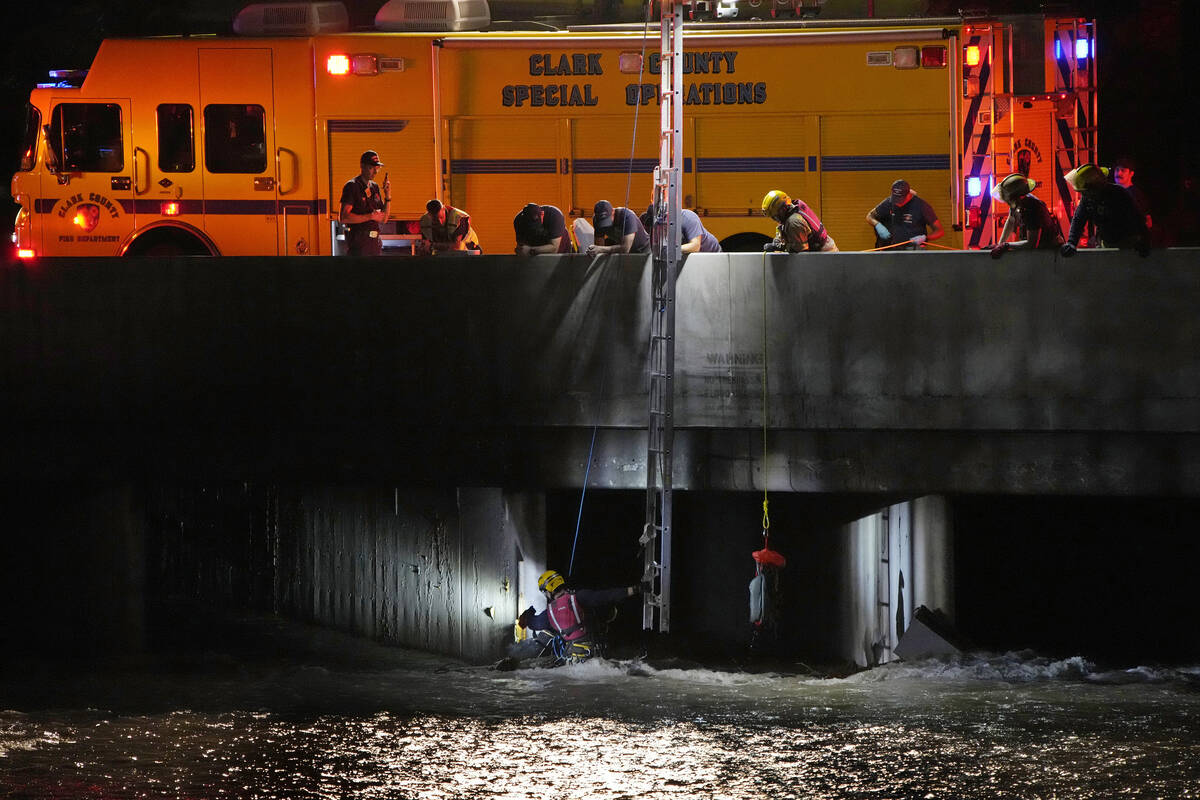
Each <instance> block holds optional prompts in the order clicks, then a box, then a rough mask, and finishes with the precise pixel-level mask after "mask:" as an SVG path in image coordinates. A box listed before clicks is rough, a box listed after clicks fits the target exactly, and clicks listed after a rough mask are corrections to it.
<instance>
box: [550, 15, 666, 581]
mask: <svg viewBox="0 0 1200 800" xmlns="http://www.w3.org/2000/svg"><path fill="white" fill-rule="evenodd" d="M650 8H651V7H650V4H649V3H647V4H646V24H645V27H644V28H643V29H642V59H641V65H640V66H639V68H638V86H639V87H640V86H641V84H642V75H643V74H644V72H645V69H646V41H647V39H648V38H649V36H650V33H649V32H650V13H651V12H650ZM641 108H642V103H641V98H640V96H639V98H638V104H637V105H636V106H634V108H633V138H632V141H631V142H630V145H629V169H628V171H627V172H626V175H625V208H629V192H630V190H631V187H632V184H633V158H634V155H635V154H636V148H637V129H638V113H639V112H640V111H641ZM621 234H622V235H624V234H625V228H624V227H622V228H621ZM604 377H605V382H604V383H601V385H600V395H601V396H603V395H604V385H605V383H606V382H607V379H608V376H607V374H606V375H605V376H604ZM597 416H598V415H597ZM599 429H600V425H599V423H597V424H595V425H593V426H592V443H591V445H590V446H589V447H588V458H587V467H586V468H585V469H584V471H583V488H582V489H581V490H580V491H579V512H578V513H577V514H576V515H575V539H574V541H572V542H571V561H570V563H568V564H567V577H568V578H569V577H571V573H572V572H574V570H575V548H576V547H577V546H578V545H579V529H580V527H581V526H582V522H583V500H584V498H585V497H587V487H588V476H590V475H591V474H592V456H593V454H594V453H595V452H596V432H597V431H598V430H599Z"/></svg>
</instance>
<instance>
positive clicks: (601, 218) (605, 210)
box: [592, 200, 614, 229]
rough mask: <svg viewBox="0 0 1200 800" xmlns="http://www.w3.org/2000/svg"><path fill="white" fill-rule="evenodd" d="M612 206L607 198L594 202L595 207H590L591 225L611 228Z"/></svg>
mask: <svg viewBox="0 0 1200 800" xmlns="http://www.w3.org/2000/svg"><path fill="white" fill-rule="evenodd" d="M613 216H614V213H613V206H612V203H610V202H608V201H607V200H601V201H600V202H599V203H596V207H595V208H594V209H592V225H593V226H595V227H596V228H597V229H600V228H611V227H612V226H613Z"/></svg>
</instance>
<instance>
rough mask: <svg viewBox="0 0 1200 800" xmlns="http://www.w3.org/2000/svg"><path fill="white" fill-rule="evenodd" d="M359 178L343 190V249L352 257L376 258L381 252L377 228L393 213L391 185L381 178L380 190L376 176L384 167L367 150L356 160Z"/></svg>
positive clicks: (347, 184) (347, 183)
mask: <svg viewBox="0 0 1200 800" xmlns="http://www.w3.org/2000/svg"><path fill="white" fill-rule="evenodd" d="M358 164H359V169H360V172H359V174H358V175H357V176H356V177H354V178H351V179H350V180H348V181H346V185H345V186H343V187H342V213H341V217H340V218H341V221H342V222H343V223H344V224H345V225H346V226H347V228H346V247H347V249H348V251H349V253H350V255H352V256H377V255H379V254H380V253H382V252H383V242H382V241H380V239H379V226H380V224H381V223H383V222H387V218H388V215H389V214H391V212H392V182H391V181H390V180H388V177H387V173H384V176H383V189H382V190H381V189H380V188H379V184H378V183H376V182H375V176H376V175H377V174H378V173H379V168H380V167H382V166H384V163H383V162H382V161H380V160H379V154H378V153H376V152H375V151H374V150H368V151H366V152H365V153H363V154H362V157H361V158H359V160H358Z"/></svg>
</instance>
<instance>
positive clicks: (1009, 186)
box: [992, 172, 1037, 204]
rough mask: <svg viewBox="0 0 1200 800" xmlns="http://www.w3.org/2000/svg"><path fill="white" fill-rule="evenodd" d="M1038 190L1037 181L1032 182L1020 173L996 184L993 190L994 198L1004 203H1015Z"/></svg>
mask: <svg viewBox="0 0 1200 800" xmlns="http://www.w3.org/2000/svg"><path fill="white" fill-rule="evenodd" d="M1035 188H1037V181H1031V180H1030V179H1029V178H1027V177H1025V176H1024V175H1022V174H1021V173H1019V172H1014V173H1013V174H1011V175H1009V176H1008V177H1007V178H1005V179H1004V180H1002V181H1000V182H999V183H998V184H996V188H994V189H992V197H993V198H995V199H996V200H1000V201H1001V202H1004V203H1010V204H1011V203H1015V202H1016V201H1017V199H1018V198H1020V197H1024V196H1025V195H1027V194H1029V193H1030V192H1032V191H1033V190H1034V189H1035Z"/></svg>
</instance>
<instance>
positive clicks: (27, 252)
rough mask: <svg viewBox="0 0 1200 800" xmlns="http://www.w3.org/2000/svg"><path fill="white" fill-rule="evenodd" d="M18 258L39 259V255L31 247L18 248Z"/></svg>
mask: <svg viewBox="0 0 1200 800" xmlns="http://www.w3.org/2000/svg"><path fill="white" fill-rule="evenodd" d="M17 258H37V253H36V252H35V251H34V250H33V249H32V248H29V247H19V248H17Z"/></svg>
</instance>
